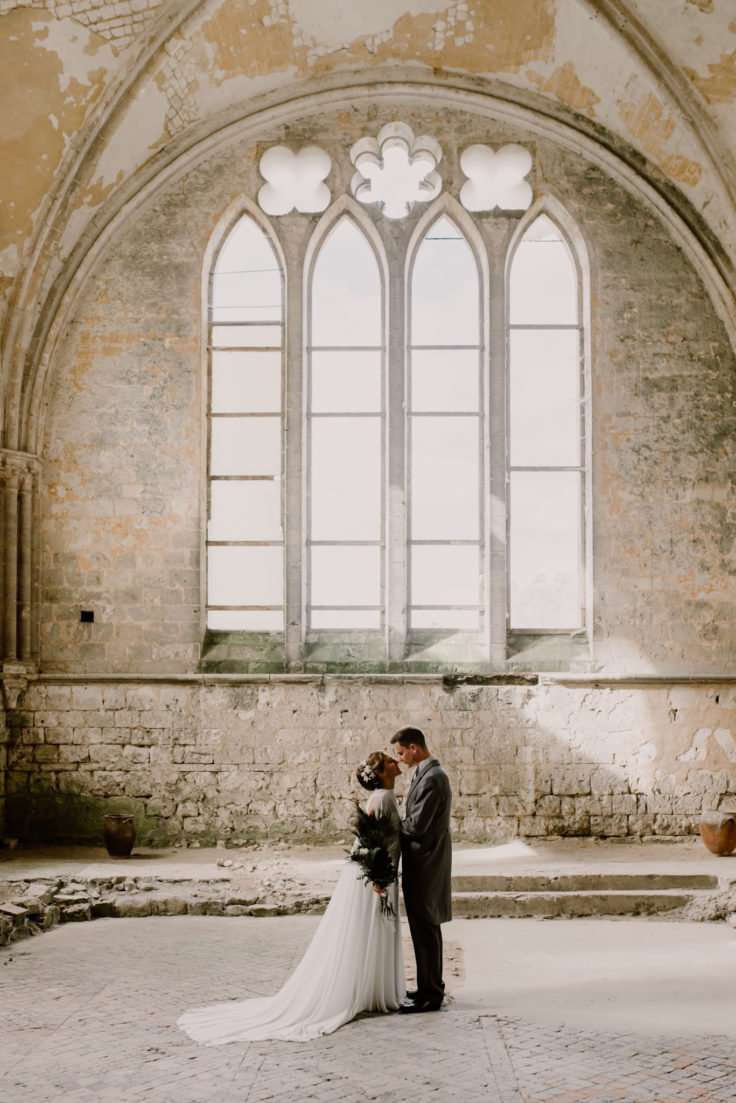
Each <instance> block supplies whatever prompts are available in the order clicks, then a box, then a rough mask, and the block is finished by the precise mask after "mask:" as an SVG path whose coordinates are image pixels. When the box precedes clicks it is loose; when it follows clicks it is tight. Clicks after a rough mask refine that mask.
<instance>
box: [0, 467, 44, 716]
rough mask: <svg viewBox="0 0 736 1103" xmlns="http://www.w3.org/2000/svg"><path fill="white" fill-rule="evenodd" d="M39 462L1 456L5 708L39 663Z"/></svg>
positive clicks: (0, 495)
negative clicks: (37, 620) (37, 619)
mask: <svg viewBox="0 0 736 1103" xmlns="http://www.w3.org/2000/svg"><path fill="white" fill-rule="evenodd" d="M40 466H41V465H40V462H39V460H38V459H37V458H36V457H35V456H32V455H30V454H29V453H27V452H11V451H9V450H4V451H2V452H0V502H2V540H1V542H0V554H2V566H1V568H0V579H2V598H3V608H2V618H1V623H0V629H1V630H2V659H3V693H4V698H5V705H6V707H11V708H12V707H13V705H14V704H15V700H17V695H18V692H20V690H21V689H22V688H23V681H24V678H25V676H26V675H27V674H28V673H30V672H32V671H33V670H34V669H35V667H36V665H37V662H38V631H37V623H36V617H37V604H38V603H37V589H38V587H37V577H38V566H39V565H38V546H39V534H38V532H37V531H36V529H37V527H38V517H39V509H38V500H39V477H40Z"/></svg>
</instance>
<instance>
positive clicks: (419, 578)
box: [411, 544, 481, 605]
mask: <svg viewBox="0 0 736 1103" xmlns="http://www.w3.org/2000/svg"><path fill="white" fill-rule="evenodd" d="M480 585H481V579H480V555H479V553H478V548H477V547H473V546H472V545H471V546H467V547H462V546H461V547H452V546H451V545H447V544H438V545H430V546H420V547H415V548H412V552H411V603H412V605H478V604H480V592H481V591H480Z"/></svg>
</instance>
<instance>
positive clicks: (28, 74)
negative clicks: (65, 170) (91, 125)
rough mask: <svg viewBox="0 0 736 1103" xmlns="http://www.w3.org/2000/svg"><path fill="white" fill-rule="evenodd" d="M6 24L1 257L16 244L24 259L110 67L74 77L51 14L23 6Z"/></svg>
mask: <svg viewBox="0 0 736 1103" xmlns="http://www.w3.org/2000/svg"><path fill="white" fill-rule="evenodd" d="M0 20H1V25H2V32H3V33H2V35H0V104H1V105H2V107H1V108H0V164H2V166H3V168H2V175H1V176H0V253H2V252H3V250H4V249H6V248H7V247H8V246H12V245H15V246H17V249H18V254H21V253H22V251H23V247H24V244H25V242H26V241H27V240H28V238H29V237H30V236H31V235H32V233H33V228H34V218H35V216H36V214H37V212H38V210H39V208H40V207H41V205H42V203H43V200H44V198H45V197H46V196H47V195H48V193H49V191H50V190H51V188H52V186H53V180H54V176H55V174H56V171H57V169H58V167H59V164H60V162H61V159H62V157H63V155H64V152H65V150H66V148H67V146H68V143H69V141H70V139H71V137H72V136H73V135H74V134H75V133H77V132H78V131H79V129H80V128H81V126H82V124H83V122H84V119H85V116H86V114H87V111H88V109H89V107H90V104H92V103H94V101H95V100H96V99H97V98H98V97H99V95H100V93H101V91H102V88H103V85H104V81H105V78H106V76H107V69H106V68H105V67H104V66H99V61H98V64H97V66H96V67H95V68H94V69H91V70H90V71H88V72H86V73H78V74H76V75H75V76H72V75H70V74H69V73H68V72H67V71H66V70H65V62H64V59H63V58H62V57H61V56H60V54H59V53H58V52H57V51H56V50H54V49H50V48H49V43H45V40H46V39H48V38H49V37H50V26H49V24H53V23H55V22H56V21H55V20H54V19H53V17H52V16H50V15H47V14H46V13H45V12H38V11H36V10H32V9H26V8H23V9H16V10H15V11H12V12H9V13H8V14H7V15H4V16H2V17H0ZM75 28H76V25H75ZM54 29H57V28H54ZM74 33H76V31H75V32H74ZM79 33H80V34H83V35H84V36H88V34H89V32H87V31H86V30H83V29H80V32H79ZM104 46H105V47H106V48H107V49H109V47H107V44H106V43H104ZM87 52H89V51H87ZM96 53H97V51H96V50H94V51H92V52H91V54H90V56H94V55H95V54H96ZM11 275H12V273H11Z"/></svg>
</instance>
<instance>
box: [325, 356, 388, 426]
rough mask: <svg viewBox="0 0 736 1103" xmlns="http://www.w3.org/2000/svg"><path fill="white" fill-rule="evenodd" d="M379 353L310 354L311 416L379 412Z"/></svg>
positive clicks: (380, 407) (380, 405)
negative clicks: (312, 413)
mask: <svg viewBox="0 0 736 1103" xmlns="http://www.w3.org/2000/svg"><path fill="white" fill-rule="evenodd" d="M381 409H382V403H381V353H380V352H355V351H348V350H346V351H342V350H341V351H339V352H324V351H316V352H313V353H312V410H313V412H314V413H353V412H354V413H380V412H381Z"/></svg>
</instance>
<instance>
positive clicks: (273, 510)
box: [207, 479, 282, 540]
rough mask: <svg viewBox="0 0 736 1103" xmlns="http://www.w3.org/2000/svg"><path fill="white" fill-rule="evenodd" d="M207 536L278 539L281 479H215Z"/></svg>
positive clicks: (224, 538) (219, 538) (211, 495)
mask: <svg viewBox="0 0 736 1103" xmlns="http://www.w3.org/2000/svg"><path fill="white" fill-rule="evenodd" d="M207 536H208V539H210V540H281V538H282V533H281V480H280V479H274V480H273V481H270V480H269V481H268V482H260V481H257V482H230V481H227V482H220V481H219V480H214V481H213V482H212V484H211V489H210V521H209V525H208V529H207Z"/></svg>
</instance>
